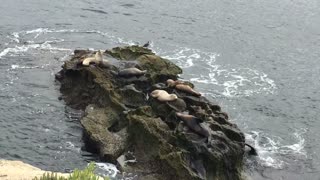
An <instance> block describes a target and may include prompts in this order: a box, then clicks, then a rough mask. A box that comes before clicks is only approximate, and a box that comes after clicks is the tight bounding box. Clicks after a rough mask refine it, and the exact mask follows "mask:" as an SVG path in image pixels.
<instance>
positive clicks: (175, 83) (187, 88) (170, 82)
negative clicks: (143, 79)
mask: <svg viewBox="0 0 320 180" xmlns="http://www.w3.org/2000/svg"><path fill="white" fill-rule="evenodd" d="M167 84H168V86H169V87H174V88H176V89H178V90H181V91H183V92H186V93H189V94H192V95H194V96H201V94H200V93H199V92H197V91H195V90H194V89H192V87H190V86H189V85H187V84H185V83H184V82H183V81H179V80H177V81H174V80H172V79H168V80H167Z"/></svg>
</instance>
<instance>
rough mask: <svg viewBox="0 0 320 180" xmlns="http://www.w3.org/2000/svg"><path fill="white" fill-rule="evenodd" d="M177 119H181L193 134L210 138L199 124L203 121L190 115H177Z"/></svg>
mask: <svg viewBox="0 0 320 180" xmlns="http://www.w3.org/2000/svg"><path fill="white" fill-rule="evenodd" d="M176 115H177V117H179V118H180V119H181V120H182V121H183V122H184V123H185V124H186V125H187V126H188V127H189V129H191V130H192V131H193V132H195V133H197V134H199V135H201V136H203V137H206V138H207V137H209V132H208V131H207V130H206V129H204V128H203V127H201V126H200V124H199V122H200V121H201V120H200V119H198V118H197V117H195V116H192V115H189V114H182V113H178V112H177V113H176Z"/></svg>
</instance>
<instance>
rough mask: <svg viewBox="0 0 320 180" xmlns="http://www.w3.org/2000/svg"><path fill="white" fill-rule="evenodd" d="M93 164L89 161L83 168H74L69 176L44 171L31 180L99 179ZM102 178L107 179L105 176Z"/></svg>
mask: <svg viewBox="0 0 320 180" xmlns="http://www.w3.org/2000/svg"><path fill="white" fill-rule="evenodd" d="M94 170H95V164H94V163H92V162H91V163H90V164H89V165H88V167H86V168H85V169H83V170H79V169H75V170H74V171H73V172H72V173H71V174H70V175H69V177H63V176H58V175H57V173H53V172H52V173H44V174H43V175H42V176H41V177H40V179H39V178H37V177H35V178H33V180H99V179H102V178H101V177H99V176H97V175H95V174H94ZM104 180H109V178H108V177H105V178H104Z"/></svg>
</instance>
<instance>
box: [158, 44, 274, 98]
mask: <svg viewBox="0 0 320 180" xmlns="http://www.w3.org/2000/svg"><path fill="white" fill-rule="evenodd" d="M158 52H159V53H160V55H161V56H164V57H165V58H167V59H170V60H172V61H173V62H175V63H176V64H177V65H179V66H180V67H182V68H183V69H184V70H188V71H191V72H192V71H194V72H196V73H197V74H196V75H194V77H192V76H189V79H190V81H192V82H194V83H200V84H207V85H214V87H215V89H217V91H219V94H222V95H224V96H227V97H237V96H251V95H253V94H260V93H270V94H272V93H274V91H275V90H276V84H275V82H274V81H273V80H272V79H270V78H269V77H268V76H267V74H265V73H263V72H259V71H257V70H254V69H251V68H249V67H233V66H232V65H220V64H218V63H217V61H216V58H217V57H218V56H219V54H218V53H214V52H204V51H201V50H198V49H192V48H187V47H179V48H176V49H174V50H172V51H169V52H163V51H161V50H158ZM199 69H201V71H199ZM210 88H212V87H210ZM203 91H207V90H206V89H204V90H203Z"/></svg>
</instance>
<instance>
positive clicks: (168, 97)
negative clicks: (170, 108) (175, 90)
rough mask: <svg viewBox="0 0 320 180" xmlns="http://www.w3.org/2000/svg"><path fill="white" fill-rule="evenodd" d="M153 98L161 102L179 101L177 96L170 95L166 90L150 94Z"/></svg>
mask: <svg viewBox="0 0 320 180" xmlns="http://www.w3.org/2000/svg"><path fill="white" fill-rule="evenodd" d="M150 95H151V96H152V97H153V98H157V99H158V100H159V101H161V102H167V101H174V100H176V99H178V97H177V95H175V94H168V93H167V91H165V90H159V89H157V90H154V91H152V92H151V94H150Z"/></svg>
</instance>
